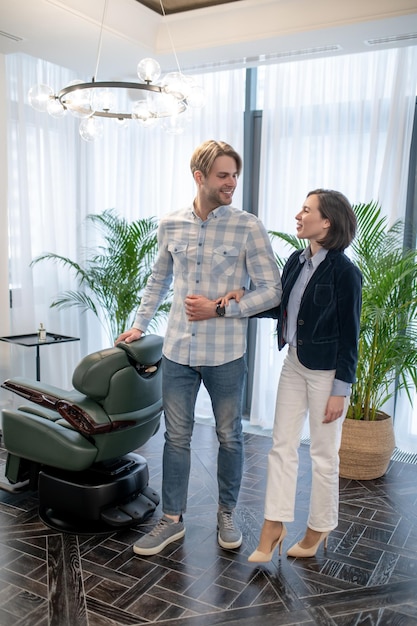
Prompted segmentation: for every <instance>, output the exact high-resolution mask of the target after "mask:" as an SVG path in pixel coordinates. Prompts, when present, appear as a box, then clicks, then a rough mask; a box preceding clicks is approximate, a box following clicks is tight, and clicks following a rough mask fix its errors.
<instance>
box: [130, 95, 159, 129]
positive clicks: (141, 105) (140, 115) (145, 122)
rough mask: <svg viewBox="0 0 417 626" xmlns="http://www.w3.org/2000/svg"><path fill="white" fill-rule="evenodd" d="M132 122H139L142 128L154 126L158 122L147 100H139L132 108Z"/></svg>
mask: <svg viewBox="0 0 417 626" xmlns="http://www.w3.org/2000/svg"><path fill="white" fill-rule="evenodd" d="M132 120H135V121H136V122H138V123H139V124H140V125H141V126H146V127H147V128H149V127H150V126H154V125H155V124H156V122H157V118H156V117H155V116H154V115H152V112H151V111H150V109H149V105H148V102H146V101H145V100H138V101H137V102H135V103H134V105H133V107H132Z"/></svg>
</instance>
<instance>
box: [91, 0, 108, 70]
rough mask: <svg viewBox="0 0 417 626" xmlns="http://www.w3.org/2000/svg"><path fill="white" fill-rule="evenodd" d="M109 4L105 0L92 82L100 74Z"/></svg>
mask: <svg viewBox="0 0 417 626" xmlns="http://www.w3.org/2000/svg"><path fill="white" fill-rule="evenodd" d="M107 4H108V0H104V8H103V15H102V18H101V28H100V37H99V40H98V46H97V61H96V71H95V73H94V76H93V80H92V82H95V80H96V78H97V74H98V66H99V63H100V56H101V46H102V43H103V30H104V20H105V17H106V13H107Z"/></svg>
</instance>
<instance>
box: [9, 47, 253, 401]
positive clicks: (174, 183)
mask: <svg viewBox="0 0 417 626" xmlns="http://www.w3.org/2000/svg"><path fill="white" fill-rule="evenodd" d="M6 63H7V65H6V68H7V81H8V88H9V90H8V94H7V98H8V105H9V106H8V126H9V129H10V130H9V138H8V144H9V148H8V150H9V152H8V162H9V181H10V182H9V190H10V192H9V224H10V253H9V257H10V282H11V286H12V289H13V306H12V308H11V309H10V328H11V334H12V335H18V334H24V333H32V332H36V330H37V328H38V325H39V322H43V323H44V325H45V326H46V329H47V330H48V331H53V332H56V333H61V334H64V335H70V336H74V337H79V338H80V339H81V341H79V342H73V343H66V344H62V345H61V346H55V345H54V346H45V347H41V349H40V350H41V378H42V380H43V381H45V382H48V383H50V384H53V385H57V386H60V387H64V388H70V387H71V376H72V372H73V369H74V367H75V365H76V364H77V363H78V361H79V360H80V359H81V357H82V356H84V355H85V354H88V353H89V352H92V351H94V350H97V349H101V348H103V347H108V339H107V337H106V335H105V333H104V331H103V329H102V328H101V326H100V324H99V323H98V321H97V318H96V317H94V316H93V315H92V314H91V315H90V314H89V313H88V314H80V312H79V310H78V309H76V308H71V309H67V310H65V311H58V310H57V309H51V308H50V303H51V302H52V300H53V299H54V298H55V297H56V295H57V294H58V293H60V292H62V291H65V290H68V289H76V288H77V286H78V285H77V283H76V282H75V280H74V278H73V277H72V276H71V274H70V272H69V271H68V270H67V269H65V268H62V267H59V266H57V265H55V264H53V263H51V262H48V261H45V262H42V263H39V264H37V265H35V266H34V267H30V263H31V261H32V259H33V258H34V257H36V256H37V255H39V254H41V253H42V252H46V251H50V252H55V253H58V254H60V255H63V256H65V257H70V258H71V259H73V260H77V261H79V262H82V260H83V258H85V252H86V248H88V246H91V245H92V243H93V242H92V241H91V240H90V241H89V240H88V238H87V232H86V223H85V217H86V215H87V214H89V213H101V212H102V211H103V210H105V209H109V208H114V209H115V210H116V211H117V213H118V214H119V215H120V216H122V217H125V218H126V219H129V220H134V219H138V218H141V217H150V216H156V217H157V218H158V217H160V216H161V215H163V214H164V213H166V212H167V211H171V210H174V209H176V208H179V207H180V206H183V205H185V204H187V203H190V202H191V201H192V199H193V197H194V193H195V188H194V183H193V179H192V176H191V172H190V169H189V162H190V157H191V154H192V152H193V150H194V148H195V147H196V146H197V145H199V144H200V143H201V142H203V141H205V140H206V139H218V140H224V141H227V142H228V143H230V144H232V145H233V146H234V147H235V148H236V150H238V152H240V153H241V154H242V153H243V109H244V102H245V98H244V90H245V72H244V70H234V71H228V72H220V73H216V74H205V75H202V76H197V77H195V78H196V80H197V81H198V82H199V83H200V84H201V85H202V86H203V87H204V89H205V91H206V95H207V104H206V106H205V107H204V108H202V109H200V110H195V111H194V115H193V118H192V120H191V121H190V123H189V124H188V126H187V127H186V130H185V132H184V133H183V134H181V135H176V136H175V135H169V134H167V133H166V132H165V131H163V130H161V129H145V128H142V127H140V126H139V125H138V124H137V123H136V122H135V121H133V120H132V121H129V123H128V127H127V128H120V127H119V126H118V125H117V124H116V123H114V121H113V120H105V122H106V124H105V132H104V136H103V138H102V139H101V140H99V141H97V142H96V143H87V142H84V141H83V140H82V139H81V137H80V136H79V133H78V126H79V120H78V119H76V118H73V117H70V116H69V115H67V116H66V117H65V118H63V119H53V118H51V117H50V116H49V115H48V114H46V113H40V112H37V111H35V110H33V109H32V108H31V107H30V106H29V104H28V98H27V94H28V91H29V89H30V87H31V86H32V85H36V84H40V83H44V84H47V85H50V86H51V87H53V89H54V90H56V91H58V90H59V89H60V88H62V87H64V86H66V85H67V84H68V83H69V82H70V81H72V80H74V79H77V78H78V79H79V78H80V77H79V76H75V75H74V74H73V73H72V72H70V71H68V70H65V69H62V68H59V67H56V66H53V65H51V64H49V63H46V62H44V61H41V60H37V59H34V58H32V57H30V56H27V55H10V56H8V57H7V59H6ZM240 194H241V188H240V189H239V191H238V192H237V193H236V196H235V204H236V206H241V195H240ZM10 350H11V366H10V372H9V374H8V375H9V376H17V375H19V376H22V375H23V376H27V377H31V378H33V377H34V376H35V353H34V352H33V349H32V348H26V347H22V346H11V347H10ZM0 393H6V392H3V391H0Z"/></svg>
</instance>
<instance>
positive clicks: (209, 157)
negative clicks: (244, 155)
mask: <svg viewBox="0 0 417 626" xmlns="http://www.w3.org/2000/svg"><path fill="white" fill-rule="evenodd" d="M220 156H230V157H232V159H234V160H235V161H236V169H237V174H238V176H239V174H240V172H241V170H242V159H241V157H240V155H239V154H238V153H237V152H236V150H234V149H233V148H232V146H229V144H228V143H225V142H224V141H214V139H209V140H208V141H205V142H204V143H202V144H201V146H198V148H196V149H195V150H194V153H193V156H192V157H191V162H190V168H191V173H192V174H193V175H194V172H197V171H199V172H201V173H202V174H203V176H208V175H209V174H210V171H211V168H212V167H213V163H214V161H215V160H216V159H217V157H220Z"/></svg>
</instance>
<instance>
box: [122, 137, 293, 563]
mask: <svg viewBox="0 0 417 626" xmlns="http://www.w3.org/2000/svg"><path fill="white" fill-rule="evenodd" d="M190 165H191V172H192V174H193V177H194V180H195V183H196V185H197V194H196V197H195V199H194V202H193V205H192V206H190V207H188V208H186V209H181V210H179V211H176V212H173V213H170V214H168V215H166V216H164V217H163V218H162V219H161V221H160V225H159V229H158V244H159V254H158V258H157V260H156V262H155V265H154V267H153V270H152V275H151V277H150V279H149V281H148V284H147V287H146V290H145V293H144V295H143V297H142V302H141V306H140V307H139V309H138V312H137V314H136V319H135V322H134V324H133V328H132V329H130V330H128V331H126V332H124V333H122V334H121V335H120V336H119V337H118V339H117V340H116V343H117V342H119V341H126V342H131V341H135V340H137V339H139V338H140V337H141V336H142V335H143V333H144V332H145V331H146V329H147V327H148V325H149V323H150V321H151V319H152V317H153V315H154V314H155V311H156V310H157V307H158V305H159V304H160V303H161V302H162V300H163V298H164V296H165V294H166V293H167V291H168V289H169V287H170V285H171V282H172V279H174V286H173V292H174V295H173V301H172V307H171V311H170V315H169V320H168V325H167V331H166V335H165V340H164V349H163V364H162V368H163V369H162V371H163V377H162V380H163V382H162V395H163V406H164V414H165V427H166V432H165V446H164V453H163V480H162V509H163V512H164V515H163V517H162V519H161V520H160V521H159V523H158V524H157V525H156V526H155V528H154V529H153V530H152V531H151V532H150V533H149V534H147V535H144V536H143V537H141V539H139V541H137V542H136V543H135V545H134V548H133V549H134V551H135V552H136V553H137V554H141V555H151V554H157V553H159V552H160V551H161V550H163V548H165V546H167V545H168V544H170V543H171V542H173V541H176V540H178V539H180V538H181V537H183V536H184V534H185V526H184V521H183V517H182V515H183V513H185V511H186V506H187V492H188V481H189V475H190V459H191V452H190V443H191V436H192V431H193V425H194V409H195V403H196V398H197V393H198V389H199V387H200V385H201V382H203V383H204V385H205V387H206V388H207V391H208V393H209V395H210V398H211V401H212V406H213V413H214V417H215V421H216V432H217V438H218V441H219V450H218V459H217V481H218V490H219V508H218V514H217V528H218V542H219V544H220V546H221V547H222V548H224V549H229V550H232V549H234V548H238V547H239V546H240V545H241V543H242V534H241V532H240V530H239V529H238V528H236V526H235V522H234V518H233V511H234V509H235V506H236V502H237V499H238V494H239V489H240V483H241V478H242V468H243V436H242V425H241V418H242V395H243V384H244V376H245V372H246V362H245V351H246V329H247V319H248V317H249V316H251V315H255V314H256V313H259V312H260V311H264V310H266V309H269V308H271V307H273V306H276V305H277V304H279V302H280V297H281V281H280V275H279V271H278V268H277V265H276V262H275V258H274V254H273V251H272V247H271V243H270V240H269V237H268V234H267V232H266V230H265V228H264V226H263V225H262V224H261V223H260V221H259V220H258V219H257V218H256V217H255V216H253V215H251V214H249V213H247V212H244V211H242V210H239V209H236V208H234V207H232V206H231V203H232V198H233V193H234V191H235V189H236V185H237V180H238V177H239V174H240V172H241V169H242V160H241V158H240V156H239V155H238V154H237V153H236V152H235V150H234V149H233V148H232V147H231V146H229V145H228V144H226V143H224V142H217V141H212V140H210V141H206V142H205V143H203V144H202V145H201V146H200V147H198V148H197V149H196V150H195V152H194V154H193V155H192V158H191V164H190ZM250 284H251V291H246V292H245V295H244V297H243V298H241V299H239V298H238V299H234V300H230V302H228V303H227V306H221V302H220V301H221V298H220V297H219V296H223V295H225V294H226V293H228V292H230V291H232V290H236V289H238V288H241V287H244V288H245V289H246V290H247V289H248V288H249V285H250Z"/></svg>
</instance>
